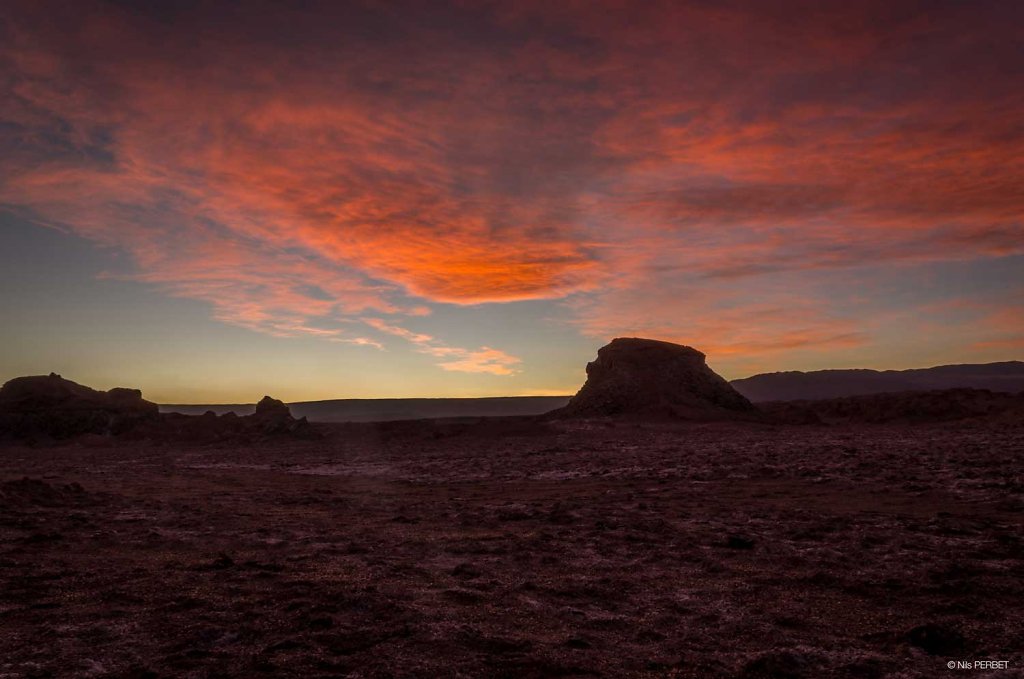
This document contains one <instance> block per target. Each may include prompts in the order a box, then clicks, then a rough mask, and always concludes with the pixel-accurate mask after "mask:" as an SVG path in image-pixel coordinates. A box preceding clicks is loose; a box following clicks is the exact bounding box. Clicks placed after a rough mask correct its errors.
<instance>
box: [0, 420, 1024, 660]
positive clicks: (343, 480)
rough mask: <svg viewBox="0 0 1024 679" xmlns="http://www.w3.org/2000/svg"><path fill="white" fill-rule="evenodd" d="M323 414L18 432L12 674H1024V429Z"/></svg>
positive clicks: (0, 615)
mask: <svg viewBox="0 0 1024 679" xmlns="http://www.w3.org/2000/svg"><path fill="white" fill-rule="evenodd" d="M315 426H316V428H317V429H318V431H319V433H320V434H321V435H322V438H320V439H319V440H302V439H293V438H287V437H286V438H277V439H267V440H264V441H262V442H261V443H259V444H258V445H245V446H239V445H237V444H233V443H216V442H214V443H203V444H183V443H181V442H177V443H166V442H161V441H145V440H140V441H131V440H125V439H123V438H108V439H106V440H105V441H103V442H99V441H97V440H96V439H88V440H87V441H85V442H76V443H66V444H60V445H57V446H49V447H26V446H14V445H11V446H7V447H4V448H0V480H2V481H3V482H2V484H0V591H2V592H4V597H3V599H2V601H0V631H2V634H0V676H9V677H64V676H91V677H158V676H159V677H214V676H217V677H253V676H268V677H269V676H274V677H278V676H285V677H311V676H323V677H331V676H336V677H340V676H354V677H408V676H417V677H427V676H438V677H449V676H451V677H454V676H463V677H485V676H486V677H495V676H496V677H549V676H608V677H807V678H818V677H883V676H898V677H940V676H955V674H954V673H952V672H949V671H947V670H946V669H945V666H946V662H948V660H949V659H961V658H993V659H1006V660H1009V661H1010V663H1011V664H1010V667H1011V668H1016V670H1019V669H1020V668H1021V662H1024V658H1022V657H1021V654H1020V649H1021V648H1024V611H1022V610H1021V608H1020V606H1019V605H1018V604H1019V602H1020V601H1021V600H1022V598H1024V581H1022V579H1021V578H1020V576H1019V574H1020V572H1021V569H1022V567H1024V543H1022V538H1021V535H1022V530H1021V529H1022V523H1024V468H1022V465H1024V427H1021V426H1020V424H1019V423H1018V424H1017V425H1015V426H1013V425H1005V424H1003V425H999V426H994V425H992V424H990V423H987V422H985V421H984V420H964V421H961V422H957V423H945V424H919V425H911V424H902V425H863V424H858V425H833V426H820V425H819V426H777V425H766V424H758V423H731V422H730V423H723V422H719V423H682V424H669V423H625V422H616V421H612V420H606V421H600V420H587V421H572V420H570V421H566V420H556V421H550V422H536V421H534V420H482V421H480V422H479V423H477V424H465V423H463V424H450V423H431V422H415V423H393V424H388V425H315ZM971 676H990V677H995V676H999V677H1006V676H1017V675H1015V674H1013V673H1007V672H999V673H985V672H972V673H971Z"/></svg>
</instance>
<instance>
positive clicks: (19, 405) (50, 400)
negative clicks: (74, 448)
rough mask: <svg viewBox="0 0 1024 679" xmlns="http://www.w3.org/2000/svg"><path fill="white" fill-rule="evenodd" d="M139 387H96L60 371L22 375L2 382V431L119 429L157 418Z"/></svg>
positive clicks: (63, 434) (66, 433)
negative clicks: (62, 375)
mask: <svg viewBox="0 0 1024 679" xmlns="http://www.w3.org/2000/svg"><path fill="white" fill-rule="evenodd" d="M158 417H159V415H158V409H157V405H156V404H155V403H152V402H150V401H146V400H145V399H143V398H142V392H141V391H139V390H138V389H127V388H124V387H117V388H114V389H111V390H110V391H97V390H95V389H90V388H89V387H86V386H84V385H81V384H78V383H76V382H72V381H71V380H66V379H64V378H63V377H61V376H60V375H57V374H56V373H50V374H49V375H33V376H28V377H17V378H15V379H13V380H10V381H9V382H7V383H6V384H4V385H3V387H2V388H0V433H3V434H7V435H12V436H15V437H26V436H28V437H31V436H44V437H51V438H58V439H59V438H68V437H71V436H76V435H79V434H117V433H121V432H123V431H126V430H128V429H131V428H132V427H134V426H136V425H137V424H139V423H140V422H143V421H147V420H154V419H156V418H158Z"/></svg>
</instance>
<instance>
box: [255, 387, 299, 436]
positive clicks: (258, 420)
mask: <svg viewBox="0 0 1024 679" xmlns="http://www.w3.org/2000/svg"><path fill="white" fill-rule="evenodd" d="M242 419H243V420H249V421H251V422H253V423H254V424H255V425H256V428H257V429H259V430H260V432H261V433H263V434H304V433H307V432H308V431H309V422H308V421H307V420H306V418H305V417H303V418H302V419H299V420H297V419H295V418H294V417H292V412H291V410H289V409H288V406H287V405H285V404H284V402H282V401H278V400H277V399H276V398H271V397H269V396H264V397H263V398H261V399H260V401H259V403H257V404H256V412H255V413H253V414H252V415H249V416H248V417H245V418H242Z"/></svg>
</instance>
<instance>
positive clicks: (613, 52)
mask: <svg viewBox="0 0 1024 679" xmlns="http://www.w3.org/2000/svg"><path fill="white" fill-rule="evenodd" d="M599 5H600V6H598V5H595V4H594V3H564V4H562V5H559V6H558V7H555V6H553V5H552V4H551V3H515V7H514V8H513V7H512V6H507V7H505V8H504V9H501V8H494V7H491V8H488V7H484V6H479V7H477V6H472V5H470V6H459V5H456V6H452V7H443V8H442V7H435V8H434V9H433V10H431V11H432V12H434V13H442V14H445V16H444V17H441V18H440V19H437V20H435V21H431V22H426V21H423V20H422V19H423V17H422V16H420V14H418V12H419V11H420V10H418V9H417V8H416V7H415V6H412V5H410V6H409V7H405V8H404V11H399V10H398V9H386V8H377V7H373V6H372V5H367V6H361V5H358V4H356V3H347V4H346V5H345V7H344V8H338V7H334V8H332V7H331V6H327V5H325V6H324V7H321V8H319V9H317V10H316V11H300V10H297V9H282V8H270V7H262V8H253V10H252V11H250V12H247V13H245V14H244V15H231V16H222V15H220V14H218V12H219V11H220V10H216V9H212V8H207V9H200V10H196V11H195V12H192V13H190V12H187V11H185V12H182V13H179V14H176V15H174V16H172V17H170V18H168V17H155V16H150V15H147V14H146V13H144V12H143V13H132V12H131V11H129V10H127V9H123V8H121V9H118V8H114V7H113V6H106V5H104V6H98V7H89V6H87V5H86V4H84V3H83V4H82V5H76V7H75V8H72V9H68V8H64V10H66V11H62V12H61V13H58V14H55V13H52V12H49V11H47V9H46V8H45V7H42V6H41V5H38V4H37V5H30V4H25V5H22V6H20V7H17V8H15V9H14V10H12V11H11V12H10V19H9V21H8V22H7V23H6V25H5V27H4V30H3V35H2V36H0V37H3V38H5V40H3V41H2V42H3V45H2V46H0V78H2V81H0V82H2V83H3V84H4V87H5V90H6V91H7V92H9V93H10V96H7V97H5V98H4V100H3V101H2V102H0V122H2V123H4V124H5V127H4V128H3V129H4V130H6V131H5V132H4V133H3V134H5V135H6V136H5V141H4V148H5V149H7V150H8V153H6V154H5V155H4V156H3V158H0V202H2V203H4V204H6V205H8V206H10V207H12V208H15V209H19V210H25V211H27V212H28V213H29V214H30V215H32V216H33V217H35V218H36V219H38V220H40V221H42V222H44V223H49V224H53V225H59V226H61V227H62V228H68V229H71V230H73V231H75V232H76V233H78V234H81V235H83V236H85V237H88V238H91V239H93V240H95V241H98V242H100V243H102V244H104V245H107V246H111V247H116V248H119V249H123V250H125V251H127V252H129V253H130V254H131V255H132V257H133V261H134V262H135V264H136V270H135V271H134V272H133V273H132V274H131V275H132V276H134V277H135V278H138V279H140V280H144V281H148V282H151V283H154V284H157V285H159V286H161V287H163V288H164V289H166V290H167V291H168V292H170V293H171V294H174V295H181V296H186V297H190V298H195V299H201V300H204V301H207V302H209V303H211V304H212V305H213V307H214V313H215V315H216V316H217V317H218V318H220V319H222V320H224V321H226V322H231V323H237V324H240V325H244V326H247V327H251V328H254V329H257V330H261V331H265V332H271V333H275V334H284V335H289V334H302V333H306V334H315V335H321V336H324V337H328V338H333V339H335V340H339V341H348V342H353V343H356V344H366V345H370V344H372V343H374V342H376V340H372V339H368V338H363V337H360V336H358V335H352V334H351V333H352V332H353V330H354V329H353V324H356V326H355V327H361V326H359V325H358V324H359V322H360V321H359V319H361V318H364V317H365V316H366V314H395V315H417V314H422V313H424V310H425V309H429V307H425V306H424V302H432V303H437V302H444V303H453V304H478V303H484V302H508V301H515V300H527V299H562V298H569V299H570V300H573V308H575V309H577V313H578V316H577V317H576V319H575V322H577V323H579V324H580V325H581V327H583V328H584V329H585V330H587V331H589V332H592V333H600V334H622V333H623V332H626V331H636V332H638V333H639V332H643V333H648V334H659V335H666V336H670V337H680V336H685V337H686V338H692V341H693V342H694V343H699V344H700V345H701V346H705V347H711V349H712V350H713V351H717V352H719V353H723V354H751V355H752V354H760V353H766V352H777V351H783V350H788V349H791V348H793V347H802V346H810V345H815V346H819V347H821V346H849V345H851V344H853V343H857V342H861V341H863V338H864V334H865V331H866V330H865V324H864V323H858V322H856V321H853V320H850V319H848V318H840V317H837V316H835V315H833V314H832V313H831V312H830V310H829V309H828V308H827V305H822V304H817V303H815V302H814V300H813V298H812V297H813V296H812V295H809V294H803V295H799V294H797V295H795V296H796V297H797V298H799V299H796V300H795V301H794V300H791V299H789V297H787V296H785V295H780V294H779V293H777V292H776V293H772V295H773V296H772V297H771V298H770V299H767V300H762V301H758V302H756V303H752V302H750V301H749V300H748V301H747V302H746V303H744V304H737V303H733V302H730V301H729V295H728V294H726V293H724V292H722V290H724V289H725V288H723V287H722V286H728V285H729V284H730V282H732V281H737V280H744V279H750V278H752V277H759V276H760V277H764V276H771V275H776V274H780V273H785V272H794V271H795V272H800V271H817V270H825V269H838V268H850V267H860V266H863V265H865V264H878V263H883V262H890V263H897V262H907V261H938V260H949V259H970V258H980V257H992V256H1002V255H1009V254H1020V253H1022V252H1024V225H1022V222H1021V218H1020V215H1021V214H1024V194H1022V193H1021V191H1020V186H1022V185H1024V133H1022V130H1021V127H1020V122H1019V121H1020V117H1021V112H1022V111H1024V94H1022V93H1021V88H1020V87H1018V86H1017V80H1018V79H1019V78H1017V77H1016V76H1017V75H1018V71H1019V68H1020V66H1021V56H1020V53H1019V51H1017V50H1016V49H1015V44H1016V41H1015V40H1014V39H1013V38H1014V37H1015V36H1014V35H1013V31H1014V28H1013V26H1014V25H1015V23H1014V22H1013V21H1012V19H1013V16H1012V15H1013V11H1012V9H1008V8H1007V7H1006V6H1005V5H1002V6H1001V5H1000V4H999V3H995V2H992V3H988V2H979V3H971V6H970V7H969V8H968V7H966V6H960V5H957V4H953V5H950V6H942V7H936V8H935V9H934V11H932V12H929V13H928V15H927V16H924V15H922V14H921V13H920V12H918V11H911V10H912V9H913V7H912V6H910V5H907V6H906V7H902V6H901V3H895V4H894V3H891V2H887V3H851V4H849V5H847V6H844V7H836V8H832V9H829V10H827V11H826V10H819V11H816V12H806V11H803V9H802V7H799V6H796V5H791V4H790V3H786V2H783V3H765V4H750V5H748V6H745V7H744V6H739V5H735V6H731V7H711V6H708V5H707V4H706V3H673V4H670V5H663V4H660V3H648V4H644V5H643V6H638V5H637V4H636V3H615V2H608V3H599ZM445 19H450V20H445ZM297 36H301V40H297ZM708 289H711V290H712V291H713V290H719V293H718V294H712V293H710V292H707V291H708ZM668 291H671V292H668ZM765 294H768V293H765ZM696 297H699V298H700V300H701V301H700V302H699V303H695V302H693V300H694V298H696ZM643 299H650V300H652V302H651V303H649V304H648V303H638V300H643ZM680 300H683V301H680ZM687 300H689V301H687ZM794 308H795V309H798V310H799V311H798V312H792V311H785V310H786V309H794ZM740 309H742V312H741V311H739V310H740ZM765 310H784V311H781V312H779V311H765ZM762 312H763V313H762ZM686 314H700V316H701V318H702V319H703V320H701V321H700V322H696V323H695V322H693V321H692V320H687V321H686V322H683V321H682V320H678V319H679V318H680V317H682V316H684V315H686ZM758 314H761V315H760V316H758ZM741 315H744V316H745V317H746V318H750V315H753V316H755V317H758V318H760V319H761V320H760V321H759V322H758V323H757V324H756V330H754V329H748V330H744V329H743V328H744V326H743V325H742V323H741V320H740V316H741ZM713 318H718V319H719V320H718V321H714V322H713V321H711V320H709V319H713ZM367 322H368V323H370V324H371V326H372V327H374V328H375V329H376V330H377V331H379V332H385V333H391V334H395V335H400V336H405V335H403V334H402V333H408V332H409V331H405V330H403V329H402V328H401V327H399V326H397V325H393V324H383V325H382V323H383V322H379V321H376V320H372V319H371V320H369V321H367ZM385 326H387V327H385ZM746 327H748V328H751V327H754V326H751V325H750V324H749V323H747V326H746ZM398 331H401V332H398ZM420 337H421V336H417V335H415V333H411V334H410V335H409V336H406V339H409V340H410V341H411V342H413V343H414V344H416V345H418V346H421V347H425V348H429V349H430V353H433V354H434V355H435V356H437V357H438V358H442V359H447V358H449V356H450V357H451V358H452V360H448V361H447V362H446V363H442V364H441V366H442V367H444V368H448V369H468V370H476V369H486V370H487V371H489V372H494V373H497V374H505V372H502V371H506V372H511V371H513V370H514V368H513V366H514V365H515V364H516V363H517V359H514V358H513V357H510V356H508V355H506V354H502V353H501V352H498V351H497V350H494V349H487V348H481V349H478V350H475V351H471V350H468V349H455V348H451V347H448V346H447V345H444V344H443V343H440V342H439V341H437V340H434V339H433V338H429V341H431V342H435V343H434V344H432V345H431V344H429V343H428V340H423V341H421V340H420V339H419V338H420ZM448 350H451V351H452V352H453V353H452V354H450V355H443V353H444V352H445V351H448Z"/></svg>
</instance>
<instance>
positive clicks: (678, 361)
mask: <svg viewBox="0 0 1024 679" xmlns="http://www.w3.org/2000/svg"><path fill="white" fill-rule="evenodd" d="M755 413H756V409H755V408H754V406H753V405H751V403H750V401H748V400H747V399H746V398H744V397H743V396H741V395H740V394H739V393H737V392H736V390H735V389H733V388H732V387H731V386H729V383H728V382H726V381H725V380H724V379H723V378H722V377H720V376H719V375H718V374H716V373H715V372H714V371H713V370H711V368H709V367H708V365H707V363H706V362H705V358H704V354H702V353H701V352H699V351H697V350H696V349H694V348H692V347H687V346H683V345H680V344H672V343H671V342H662V341H659V340H651V339H641V338H637V337H620V338H618V339H614V340H612V341H611V343H610V344H607V345H605V346H603V347H601V349H600V350H598V352H597V360H595V361H592V362H591V363H588V364H587V381H586V384H584V385H583V388H582V389H580V390H579V393H577V394H576V395H575V396H574V397H573V398H572V400H570V401H569V404H568V405H566V406H565V407H564V408H562V409H560V410H557V411H555V412H554V413H553V414H554V415H556V416H560V417H604V416H609V415H653V416H668V417H673V418H680V419H692V420H713V419H730V418H735V417H744V416H750V415H753V414H755Z"/></svg>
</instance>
